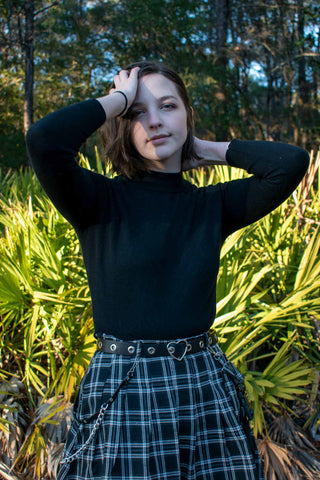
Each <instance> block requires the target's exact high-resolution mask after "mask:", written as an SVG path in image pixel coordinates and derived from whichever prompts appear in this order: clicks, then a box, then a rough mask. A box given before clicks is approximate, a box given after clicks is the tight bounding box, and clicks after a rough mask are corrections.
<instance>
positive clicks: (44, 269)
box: [0, 156, 320, 479]
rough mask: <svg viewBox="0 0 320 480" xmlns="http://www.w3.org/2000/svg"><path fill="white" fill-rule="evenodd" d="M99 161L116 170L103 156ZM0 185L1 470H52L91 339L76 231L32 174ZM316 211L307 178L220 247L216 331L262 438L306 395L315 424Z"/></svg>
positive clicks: (318, 366)
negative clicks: (273, 208) (273, 422)
mask: <svg viewBox="0 0 320 480" xmlns="http://www.w3.org/2000/svg"><path fill="white" fill-rule="evenodd" d="M80 161H81V162H82V163H83V164H84V165H85V166H86V167H87V168H89V165H88V162H87V161H86V159H84V158H83V157H81V158H80ZM97 170H98V171H99V172H101V173H104V174H106V175H109V176H110V175H111V173H110V172H109V171H107V170H106V168H105V166H104V165H102V164H101V163H100V161H99V158H98V156H97ZM185 175H186V177H187V178H189V180H190V181H192V182H194V183H196V184H197V185H206V184H208V183H216V182H219V181H222V182H223V181H227V180H232V179H234V178H239V177H240V176H243V175H244V173H243V172H242V171H240V170H235V169H230V168H228V167H217V168H216V169H215V170H211V171H209V170H203V169H202V170H199V171H195V172H191V173H188V174H185ZM306 188H308V192H307V195H306ZM0 189H1V192H0V325H1V330H2V335H1V339H0V353H1V360H0V361H1V363H0V382H1V385H0V404H1V405H0V409H1V418H0V441H1V443H2V446H3V448H2V451H3V453H2V456H0V474H1V471H3V472H5V466H4V463H7V464H8V461H9V460H8V459H10V458H11V462H12V463H11V464H12V465H13V463H14V464H15V467H16V469H17V470H19V471H21V472H23V474H24V478H30V479H31V478H49V477H48V475H49V474H50V473H52V472H53V471H54V469H55V466H56V463H57V462H56V463H54V459H56V458H58V457H59V454H60V453H61V444H62V442H63V441H64V439H65V432H66V428H65V427H66V425H65V423H63V420H62V417H61V415H62V413H65V409H66V408H68V409H69V410H70V402H72V401H73V399H74V395H75V393H76V390H77V387H78V385H79V382H80V379H81V377H82V375H83V372H84V370H85V369H86V367H87V365H88V363H89V361H90V357H91V355H92V353H93V351H94V348H95V345H94V337H93V324H92V318H91V304H90V296H89V289H88V285H87V282H86V276H85V270H84V265H83V261H82V257H81V252H80V247H79V243H78V240H77V238H76V235H75V233H74V231H73V229H72V228H71V227H70V226H69V225H68V223H67V222H66V221H65V220H64V219H63V218H62V217H61V215H60V214H59V213H58V212H57V211H56V210H55V209H54V208H53V206H52V205H51V203H50V201H49V200H48V199H47V198H46V196H45V195H44V194H43V192H42V190H41V188H40V186H39V184H38V182H37V180H36V179H35V176H34V174H33V173H32V172H31V171H30V170H26V171H20V172H9V173H8V174H6V175H5V174H4V173H2V174H1V175H0ZM319 212H320V197H319V191H318V190H317V187H316V185H315V184H314V183H311V185H310V184H309V186H306V185H305V186H304V187H303V186H302V187H300V188H299V189H298V190H297V191H296V192H295V194H294V196H292V197H291V198H290V199H289V200H288V201H286V202H285V203H284V204H283V205H281V206H280V207H279V208H278V209H277V210H276V211H275V212H273V213H272V214H270V215H268V216H267V217H265V218H264V219H262V220H261V221H260V222H257V223H256V224H254V225H252V226H250V227H248V228H246V229H243V230H241V231H239V232H236V233H234V234H233V235H231V236H230V237H229V238H228V239H227V240H226V242H225V244H224V246H223V248H222V252H221V265H220V272H219V280H218V286H217V318H216V320H215V322H214V328H215V329H216V331H217V333H218V337H219V341H220V344H221V346H222V348H223V350H224V351H225V352H226V353H227V355H228V357H229V358H230V360H232V361H233V362H234V363H235V364H236V365H237V367H238V368H239V369H240V370H241V372H242V373H243V374H244V376H245V383H246V389H247V395H248V400H249V402H250V405H251V406H252V408H253V412H254V420H253V427H254V433H255V435H256V436H258V435H259V434H260V435H262V436H263V437H264V438H267V437H268V435H269V430H268V424H269V423H270V418H275V417H277V415H278V416H279V415H283V413H284V412H287V413H288V414H290V415H293V416H294V415H295V414H296V412H295V408H296V405H297V398H299V399H300V402H306V409H307V411H308V412H309V413H308V415H307V416H306V418H305V421H306V426H310V425H311V424H312V421H313V416H312V415H313V412H314V402H315V401H316V400H317V398H318V384H317V383H316V378H318V377H317V375H318V376H319V370H320V353H319V335H320V334H319V319H320V235H319V232H318V229H319V223H318V218H319ZM308 402H309V403H308ZM69 410H68V411H69ZM61 412H62V413H61ZM1 462H3V463H2V464H1ZM9 463H10V462H9ZM52 465H53V466H52ZM6 474H8V472H7V473H6ZM12 478H13V477H12Z"/></svg>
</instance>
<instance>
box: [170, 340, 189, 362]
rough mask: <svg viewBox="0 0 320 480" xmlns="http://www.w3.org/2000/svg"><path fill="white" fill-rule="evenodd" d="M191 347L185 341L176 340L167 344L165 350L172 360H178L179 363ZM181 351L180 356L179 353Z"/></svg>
mask: <svg viewBox="0 0 320 480" xmlns="http://www.w3.org/2000/svg"><path fill="white" fill-rule="evenodd" d="M191 348H192V347H191V345H190V343H188V342H187V340H178V341H176V342H175V341H173V342H169V343H167V350H168V353H169V355H170V356H171V357H172V358H174V360H178V361H179V362H181V360H183V359H184V357H185V355H186V353H187V352H189V351H190V350H191ZM180 350H181V352H180V354H179V351H180Z"/></svg>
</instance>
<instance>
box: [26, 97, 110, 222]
mask: <svg viewBox="0 0 320 480" xmlns="http://www.w3.org/2000/svg"><path fill="white" fill-rule="evenodd" d="M104 121H105V113H104V110H103V108H102V107H101V105H100V103H99V102H98V101H97V100H87V101H84V102H81V103H77V104H74V105H71V106H69V107H65V108H62V109H61V110H57V111H56V112H53V113H51V114H49V115H47V116H46V117H44V118H43V119H41V120H40V121H38V122H37V123H35V124H34V125H33V126H32V127H31V128H30V129H29V131H28V134H27V139H26V142H27V148H28V151H29V153H30V156H31V163H32V166H33V168H34V170H35V172H36V174H37V176H38V178H39V180H40V183H41V185H42V187H43V188H44V190H45V191H46V193H47V194H48V196H49V197H50V199H51V200H52V202H53V203H54V205H55V206H56V207H57V208H58V210H59V211H60V212H61V213H62V214H63V215H64V216H65V218H67V220H68V221H69V222H70V223H72V224H73V225H74V226H81V225H83V224H85V222H86V220H87V219H89V218H90V219H91V221H92V220H93V218H92V217H93V216H94V215H95V212H98V211H99V208H97V207H98V205H99V203H100V202H101V200H103V199H101V198H100V197H101V192H103V191H105V189H104V188H101V186H102V182H105V181H106V179H105V178H104V177H102V176H100V175H97V174H95V173H93V172H90V171H88V170H86V169H84V168H81V167H80V166H79V165H78V163H77V162H76V160H75V158H76V156H77V154H78V151H79V148H80V146H81V145H82V143H83V142H84V141H85V140H86V139H87V138H88V137H89V136H90V135H91V134H92V133H93V132H94V131H95V130H97V129H98V128H99V127H100V126H101V125H102V124H103V122H104ZM98 186H100V188H97V187H98Z"/></svg>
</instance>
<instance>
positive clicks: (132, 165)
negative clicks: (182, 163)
mask: <svg viewBox="0 0 320 480" xmlns="http://www.w3.org/2000/svg"><path fill="white" fill-rule="evenodd" d="M134 67H140V70H139V74H138V78H141V77H144V76H146V75H150V74H152V73H159V74H160V75H163V76H164V77H166V78H168V79H169V80H171V82H173V83H174V84H175V85H176V88H177V91H178V94H179V95H180V97H181V99H182V101H183V103H184V106H185V109H186V112H187V130H188V134H187V139H186V141H185V143H184V145H183V147H182V157H183V158H192V157H196V158H197V155H196V154H195V152H194V145H193V118H192V108H191V105H190V98H189V95H188V92H187V89H186V86H185V84H184V82H183V80H182V79H181V78H180V76H179V75H178V74H177V73H176V72H175V71H174V70H172V69H171V68H169V67H167V66H165V65H163V64H161V63H154V62H137V63H132V64H131V65H129V66H127V67H125V68H124V70H128V71H130V70H131V69H132V68H134ZM113 87H114V85H113ZM130 124H131V119H130V108H129V110H128V112H127V113H126V115H124V116H123V117H115V118H111V119H109V120H107V121H106V122H105V123H104V125H103V126H102V127H101V138H102V144H103V147H104V151H105V155H106V160H107V161H109V162H110V163H111V165H112V170H113V171H114V172H116V173H118V174H121V175H125V176H126V177H129V178H133V177H136V176H138V175H139V174H141V173H142V172H145V171H147V170H148V169H147V167H146V163H145V160H144V158H143V157H142V156H141V155H140V154H139V153H138V151H137V150H136V148H135V147H134V145H133V143H132V141H131V134H130Z"/></svg>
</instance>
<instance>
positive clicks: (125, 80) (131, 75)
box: [97, 67, 140, 118]
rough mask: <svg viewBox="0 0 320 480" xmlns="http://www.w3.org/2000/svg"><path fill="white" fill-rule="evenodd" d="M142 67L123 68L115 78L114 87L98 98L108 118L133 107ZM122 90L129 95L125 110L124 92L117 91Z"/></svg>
mask: <svg viewBox="0 0 320 480" xmlns="http://www.w3.org/2000/svg"><path fill="white" fill-rule="evenodd" d="M139 70H140V67H135V68H133V69H132V70H130V72H129V71H128V70H121V71H120V72H119V73H118V74H117V75H115V77H114V79H113V83H114V87H112V88H111V89H110V90H109V95H106V96H104V97H100V98H97V100H98V102H100V103H101V105H102V107H103V109H104V111H105V113H106V117H107V118H113V117H117V116H118V115H120V114H121V115H124V114H125V113H126V112H127V111H128V109H129V108H130V107H131V105H132V103H133V101H134V99H135V97H136V94H137V89H138V82H139V79H138V73H139ZM119 90H120V91H121V92H123V93H124V94H125V96H126V97H127V105H126V109H125V111H123V108H124V106H125V98H124V96H123V95H122V94H120V93H119V94H117V95H115V93H116V92H117V91H119Z"/></svg>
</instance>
